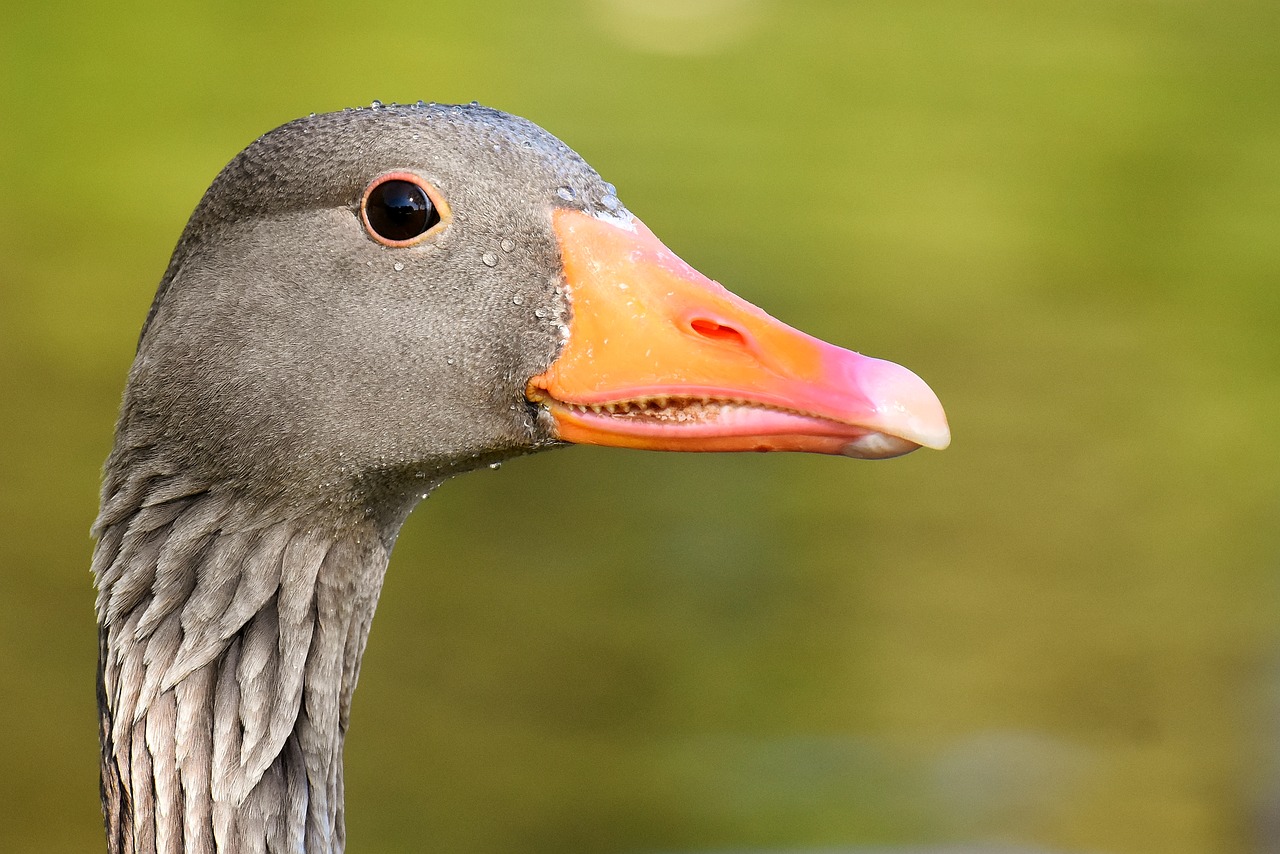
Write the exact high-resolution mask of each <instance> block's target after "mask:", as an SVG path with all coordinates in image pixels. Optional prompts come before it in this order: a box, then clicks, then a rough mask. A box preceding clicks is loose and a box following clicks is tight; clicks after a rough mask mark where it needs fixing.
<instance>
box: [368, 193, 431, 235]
mask: <svg viewBox="0 0 1280 854" xmlns="http://www.w3.org/2000/svg"><path fill="white" fill-rule="evenodd" d="M365 212H366V215H367V216H368V217H369V225H370V227H371V228H373V230H374V231H376V232H378V234H379V236H381V237H385V238H386V239H387V240H409V239H411V238H414V237H417V236H418V235H419V234H422V232H424V231H426V230H427V229H428V228H430V227H431V226H433V225H435V224H436V223H437V222H439V221H440V215H439V214H438V213H436V208H435V205H433V204H431V199H430V198H428V197H427V194H426V193H425V192H424V191H423V189H422V188H421V187H419V186H418V185H417V184H414V183H412V182H411V181H387V182H386V183H384V184H379V185H378V186H377V187H374V188H373V192H371V193H370V194H369V201H368V204H367V205H366V206H365Z"/></svg>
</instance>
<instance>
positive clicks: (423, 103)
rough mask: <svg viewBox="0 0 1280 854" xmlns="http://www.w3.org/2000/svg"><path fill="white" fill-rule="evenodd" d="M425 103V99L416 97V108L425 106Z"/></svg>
mask: <svg viewBox="0 0 1280 854" xmlns="http://www.w3.org/2000/svg"><path fill="white" fill-rule="evenodd" d="M426 105H427V102H426V101H424V100H422V99H421V98H419V99H418V108H419V109H421V108H422V107H425V106H426Z"/></svg>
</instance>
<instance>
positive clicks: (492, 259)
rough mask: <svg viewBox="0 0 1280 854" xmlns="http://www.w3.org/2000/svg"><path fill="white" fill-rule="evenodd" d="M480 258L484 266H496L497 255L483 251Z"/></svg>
mask: <svg viewBox="0 0 1280 854" xmlns="http://www.w3.org/2000/svg"><path fill="white" fill-rule="evenodd" d="M480 260H481V261H483V262H484V265H485V266H486V267H496V266H498V256H497V255H494V254H493V253H492V252H486V253H484V254H483V255H481V256H480Z"/></svg>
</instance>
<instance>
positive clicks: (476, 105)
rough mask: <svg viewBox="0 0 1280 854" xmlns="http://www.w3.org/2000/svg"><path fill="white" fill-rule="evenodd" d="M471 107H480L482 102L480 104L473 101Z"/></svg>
mask: <svg viewBox="0 0 1280 854" xmlns="http://www.w3.org/2000/svg"><path fill="white" fill-rule="evenodd" d="M470 106H472V107H478V106H480V102H479V101H472V102H471V104H470Z"/></svg>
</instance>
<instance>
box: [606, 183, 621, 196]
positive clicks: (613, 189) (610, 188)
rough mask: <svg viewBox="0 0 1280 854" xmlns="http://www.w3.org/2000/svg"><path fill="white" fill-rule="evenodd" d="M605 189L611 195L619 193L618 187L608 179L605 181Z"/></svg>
mask: <svg viewBox="0 0 1280 854" xmlns="http://www.w3.org/2000/svg"><path fill="white" fill-rule="evenodd" d="M604 191H605V193H607V194H608V195H610V196H616V195H618V188H617V187H615V186H613V185H612V184H610V183H609V182H608V181H605V182H604Z"/></svg>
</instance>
